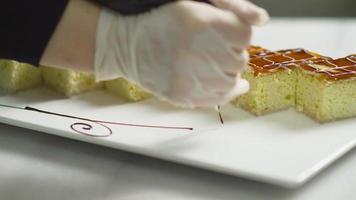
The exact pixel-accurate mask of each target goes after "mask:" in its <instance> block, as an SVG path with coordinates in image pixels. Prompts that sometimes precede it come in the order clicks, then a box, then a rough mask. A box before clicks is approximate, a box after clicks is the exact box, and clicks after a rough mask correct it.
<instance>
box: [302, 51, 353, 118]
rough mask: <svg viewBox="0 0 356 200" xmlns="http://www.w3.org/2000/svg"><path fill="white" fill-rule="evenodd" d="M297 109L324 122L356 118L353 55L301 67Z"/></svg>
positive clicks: (305, 64) (310, 63)
mask: <svg viewBox="0 0 356 200" xmlns="http://www.w3.org/2000/svg"><path fill="white" fill-rule="evenodd" d="M296 91H297V92H296V96H297V98H296V106H297V110H298V111H301V112H303V113H305V114H307V115H308V116H310V117H312V118H314V119H316V120H317V121H319V122H327V121H332V120H336V119H343V118H349V117H354V116H356V55H350V56H347V57H344V58H339V59H336V60H332V59H329V60H322V61H317V62H309V63H304V64H301V67H300V68H299V70H298V83H297V88H296Z"/></svg>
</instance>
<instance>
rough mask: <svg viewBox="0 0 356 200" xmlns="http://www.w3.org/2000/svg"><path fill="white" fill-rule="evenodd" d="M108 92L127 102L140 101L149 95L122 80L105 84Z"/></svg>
mask: <svg viewBox="0 0 356 200" xmlns="http://www.w3.org/2000/svg"><path fill="white" fill-rule="evenodd" d="M105 87H106V89H107V90H108V91H110V92H111V93H113V94H115V95H116V96H118V97H120V98H123V99H125V100H127V101H140V100H143V99H146V98H149V97H151V95H150V94H149V93H147V92H145V91H144V90H142V89H141V88H139V87H138V86H137V85H135V84H133V83H131V82H129V81H127V80H126V79H124V78H118V79H115V80H112V81H107V82H105Z"/></svg>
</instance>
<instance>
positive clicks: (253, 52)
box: [232, 47, 318, 115]
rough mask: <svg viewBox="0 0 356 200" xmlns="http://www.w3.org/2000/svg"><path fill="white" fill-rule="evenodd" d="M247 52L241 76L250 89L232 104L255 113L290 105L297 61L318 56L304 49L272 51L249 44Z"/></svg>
mask: <svg viewBox="0 0 356 200" xmlns="http://www.w3.org/2000/svg"><path fill="white" fill-rule="evenodd" d="M249 53H250V63H249V69H248V70H247V71H246V72H245V73H244V74H243V75H242V77H243V78H245V79H246V80H247V81H249V83H250V91H249V92H248V93H246V94H244V95H242V96H240V97H238V98H237V99H236V100H234V101H233V102H232V103H233V104H234V105H236V106H240V107H242V108H244V109H245V110H247V111H249V112H251V113H253V114H255V115H263V114H266V113H271V112H275V111H279V110H283V109H287V108H289V107H292V106H294V105H295V91H296V89H295V88H296V83H297V76H296V71H295V70H296V67H297V63H299V62H303V61H306V60H313V59H317V58H318V56H317V55H314V54H313V53H311V52H308V51H306V50H304V49H290V50H282V51H277V52H272V51H269V50H267V49H263V48H260V47H251V48H250V49H249Z"/></svg>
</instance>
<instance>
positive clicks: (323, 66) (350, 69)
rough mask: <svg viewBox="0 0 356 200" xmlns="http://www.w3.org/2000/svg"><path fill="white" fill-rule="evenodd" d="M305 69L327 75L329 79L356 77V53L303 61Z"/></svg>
mask: <svg viewBox="0 0 356 200" xmlns="http://www.w3.org/2000/svg"><path fill="white" fill-rule="evenodd" d="M301 67H302V68H303V69H305V70H308V71H312V72H315V73H319V74H324V75H326V77H327V79H329V80H340V79H348V78H352V77H356V55H350V56H347V57H344V58H338V59H335V60H333V59H329V60H327V59H325V60H322V61H317V62H310V63H303V64H302V65H301Z"/></svg>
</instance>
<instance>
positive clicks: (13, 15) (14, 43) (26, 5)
mask: <svg viewBox="0 0 356 200" xmlns="http://www.w3.org/2000/svg"><path fill="white" fill-rule="evenodd" d="M67 2H68V0H32V1H27V0H25V1H24V0H1V3H0V6H1V11H0V58H5V59H12V60H17V61H21V62H27V63H31V64H34V65H38V63H39V60H40V59H41V55H42V53H43V51H44V49H45V48H46V45H47V42H48V40H49V39H50V37H51V35H52V33H53V31H54V29H55V27H56V26H57V23H58V21H59V20H60V18H61V16H62V13H63V11H64V9H65V7H66V5H67Z"/></svg>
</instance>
